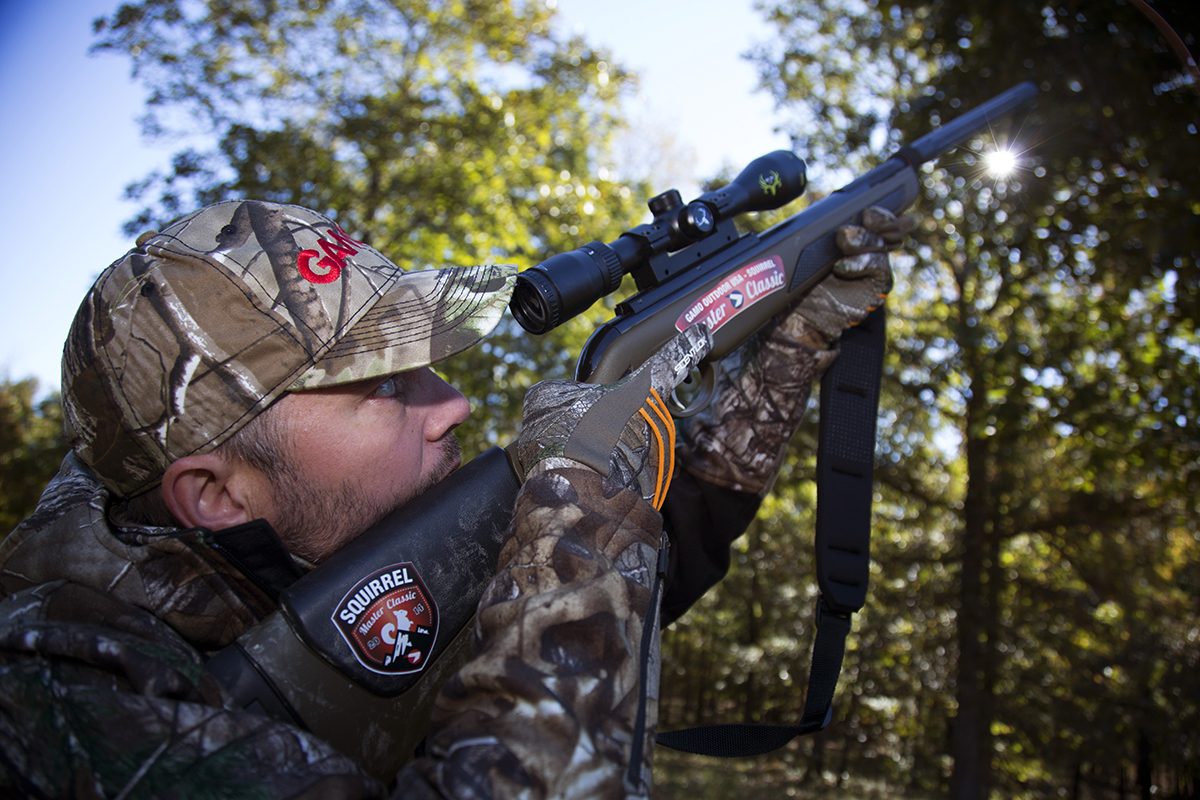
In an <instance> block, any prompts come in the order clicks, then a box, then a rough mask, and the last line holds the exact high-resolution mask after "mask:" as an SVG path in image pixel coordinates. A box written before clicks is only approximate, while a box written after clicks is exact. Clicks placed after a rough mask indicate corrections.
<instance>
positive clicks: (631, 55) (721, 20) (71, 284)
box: [0, 0, 788, 390]
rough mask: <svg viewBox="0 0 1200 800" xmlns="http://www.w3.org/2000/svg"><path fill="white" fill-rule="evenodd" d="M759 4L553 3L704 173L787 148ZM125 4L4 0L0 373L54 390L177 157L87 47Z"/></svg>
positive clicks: (716, 0) (125, 77)
mask: <svg viewBox="0 0 1200 800" xmlns="http://www.w3.org/2000/svg"><path fill="white" fill-rule="evenodd" d="M752 2H753V0H691V2H688V3H679V2H666V1H665V0H659V1H658V2H655V1H654V0H558V9H559V12H560V15H561V17H562V19H563V22H564V25H565V28H566V29H567V30H568V31H579V32H582V33H583V34H585V35H586V36H587V37H588V39H589V41H591V42H592V43H594V44H600V45H604V46H606V47H608V48H609V49H610V50H611V51H612V52H613V54H614V56H615V57H616V60H617V61H619V62H620V63H623V64H624V65H625V66H626V67H627V68H630V69H633V70H634V71H636V72H638V73H639V74H640V76H641V79H642V93H641V94H642V96H641V98H639V99H638V100H637V102H635V104H634V105H633V106H632V107H631V108H630V109H629V110H630V113H631V116H632V117H633V118H634V120H635V121H637V122H638V123H639V124H641V125H643V126H646V127H648V128H652V129H654V131H655V133H656V135H659V136H664V137H666V138H668V139H673V140H674V142H675V147H676V149H677V151H678V153H679V154H680V155H681V156H682V158H681V159H680V161H681V166H682V167H683V168H684V172H687V171H688V170H687V167H689V166H690V167H691V168H692V169H691V171H692V172H694V174H695V175H697V176H700V177H703V176H708V175H712V174H715V173H716V172H717V170H719V169H720V168H721V167H722V166H725V165H730V166H733V167H735V168H738V169H740V167H741V166H743V165H745V164H746V163H747V162H749V161H751V160H752V159H754V158H756V157H757V156H760V155H762V154H764V153H767V152H770V151H771V150H776V149H779V148H785V147H787V146H788V144H787V140H786V138H784V137H782V136H779V135H777V134H773V132H772V129H773V127H774V125H775V123H776V117H775V115H774V113H773V112H772V104H771V101H770V99H769V98H767V97H766V96H765V95H763V94H762V93H756V92H755V91H754V87H755V73H754V70H753V68H752V67H751V66H750V65H749V64H748V63H747V62H746V61H745V60H744V59H742V58H741V57H740V54H741V53H743V52H745V51H746V50H747V49H749V48H750V47H751V46H752V45H753V44H754V43H756V42H761V41H766V40H768V39H769V38H770V31H769V30H768V28H767V27H766V25H765V24H764V23H763V22H762V17H761V15H760V14H759V13H758V12H756V11H754V10H753V9H752ZM118 4H119V3H118V0H37V2H18V0H0V109H3V122H0V219H2V220H3V227H4V236H3V238H4V241H5V258H4V259H3V262H2V265H0V279H2V280H3V283H4V288H3V291H0V342H2V343H3V346H2V348H0V377H7V378H9V379H12V380H19V379H23V378H26V377H30V376H32V377H35V378H37V379H38V381H39V383H40V384H41V387H42V389H43V390H48V389H57V388H58V385H59V377H58V375H59V359H60V356H61V352H62V342H63V339H64V338H65V336H66V332H67V328H68V327H69V325H70V322H71V318H72V317H73V316H74V313H75V309H76V308H77V307H78V305H79V302H80V300H82V298H83V295H84V293H85V292H86V291H87V289H88V287H89V286H90V285H91V283H92V281H93V279H94V278H95V276H96V275H97V274H98V273H99V272H100V270H102V269H103V268H104V267H105V266H107V265H108V264H109V263H110V262H111V261H113V260H114V259H116V258H117V257H119V256H120V255H121V254H122V253H124V252H125V251H126V250H127V249H128V248H129V247H131V246H132V243H131V242H129V241H128V240H127V239H126V237H125V236H124V235H122V233H121V225H122V223H123V222H124V221H125V220H126V219H128V218H129V217H130V216H132V214H133V212H134V211H135V208H134V207H133V205H132V204H129V203H126V202H125V201H123V200H122V199H121V198H122V193H123V190H124V187H125V185H126V184H128V183H129V182H131V181H133V180H135V179H138V178H141V177H143V176H144V175H145V174H146V173H148V172H150V171H151V170H152V169H154V168H155V167H158V166H160V165H162V164H165V163H166V161H167V159H168V157H169V154H170V152H169V150H168V149H167V148H166V147H164V146H151V145H149V144H147V143H145V142H144V141H142V140H141V138H140V136H139V132H138V125H137V117H138V116H139V114H140V113H141V108H142V92H141V90H140V89H139V88H138V87H137V86H136V85H134V84H133V83H132V82H131V81H130V79H129V74H128V73H129V66H128V62H126V61H125V60H123V59H121V58H119V57H117V56H111V55H105V56H89V55H88V52H87V51H88V47H89V45H90V43H91V23H92V20H93V19H95V18H96V17H98V16H102V15H104V14H106V13H108V12H110V11H112V10H113V9H115V8H116V7H117V5H118ZM714 109H716V110H717V111H716V113H713V112H714ZM670 179H671V180H672V181H673V183H672V184H671V185H663V186H660V187H657V188H661V189H662V190H664V191H665V190H666V189H668V188H679V189H680V190H681V191H683V192H684V194H685V195H688V191H689V187H687V186H686V185H683V184H681V183H679V181H681V180H682V178H680V177H678V176H671V178H670ZM689 196H690V195H689ZM581 241H583V240H581ZM521 266H522V267H526V266H530V265H528V264H523V265H521Z"/></svg>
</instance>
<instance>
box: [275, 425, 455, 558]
mask: <svg viewBox="0 0 1200 800" xmlns="http://www.w3.org/2000/svg"><path fill="white" fill-rule="evenodd" d="M461 458H462V446H461V445H460V444H459V442H458V438H457V437H455V436H454V435H453V434H447V435H446V436H445V437H444V438H443V439H442V441H441V449H440V451H439V453H438V459H437V461H436V462H435V464H434V466H433V468H432V469H430V470H429V471H427V472H426V473H425V474H424V476H423V477H422V479H421V480H420V482H418V483H417V484H416V485H415V486H413V487H411V488H410V490H409V491H408V492H406V493H405V494H403V495H401V496H399V497H393V498H388V499H379V498H372V497H369V496H368V495H367V492H366V491H365V490H364V488H363V486H362V484H361V483H359V482H357V481H349V480H347V481H343V482H342V483H341V484H340V485H338V486H314V484H312V483H311V482H309V481H307V480H305V478H304V476H303V475H302V474H300V472H299V471H298V470H296V469H294V468H293V469H282V470H279V471H278V472H277V473H276V475H274V476H273V480H272V488H273V490H274V501H275V508H276V510H277V519H276V520H275V525H274V527H275V532H276V533H277V534H279V538H280V539H282V540H283V543H284V545H285V546H286V547H287V549H288V551H289V552H290V553H292V554H293V555H295V556H298V557H299V558H302V559H304V560H305V561H307V562H310V563H313V564H319V563H320V562H322V561H324V560H325V559H327V558H329V557H330V556H331V555H333V554H334V553H336V552H337V551H338V550H340V549H342V548H343V547H345V546H346V544H348V543H349V542H351V541H353V540H354V539H357V538H358V537H359V536H360V535H362V533H363V532H365V531H366V530H367V529H368V528H370V527H371V526H372V525H374V524H375V523H376V522H379V520H381V519H383V518H384V517H386V516H387V515H388V514H391V513H392V512H393V511H395V510H396V509H398V508H400V507H401V506H403V505H404V504H406V503H408V502H409V501H411V500H412V499H414V498H415V497H417V496H419V495H421V494H424V493H425V492H426V491H427V490H429V489H430V488H432V487H433V486H436V485H437V484H439V483H441V482H442V480H443V479H445V478H446V476H448V475H449V474H450V473H451V472H453V471H454V468H455V467H456V466H457V465H458V463H459V460H460V459H461Z"/></svg>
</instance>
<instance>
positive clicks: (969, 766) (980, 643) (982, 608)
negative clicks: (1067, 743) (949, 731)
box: [950, 365, 995, 800]
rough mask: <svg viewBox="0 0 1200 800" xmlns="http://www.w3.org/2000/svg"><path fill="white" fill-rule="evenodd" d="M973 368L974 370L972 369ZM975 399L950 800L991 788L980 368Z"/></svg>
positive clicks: (969, 420) (969, 427) (975, 797)
mask: <svg viewBox="0 0 1200 800" xmlns="http://www.w3.org/2000/svg"><path fill="white" fill-rule="evenodd" d="M973 366H974V365H973ZM969 374H971V376H972V382H971V395H970V397H969V398H968V400H967V414H966V426H965V427H966V456H967V491H966V498H965V500H964V508H963V527H962V534H961V536H962V563H961V567H960V570H961V571H960V575H959V608H958V617H957V640H958V665H957V674H956V689H955V699H956V700H957V702H958V711H957V713H956V715H955V719H954V738H953V741H952V742H951V755H952V756H953V757H954V771H953V773H952V774H951V776H950V797H951V800H986V798H987V796H988V792H989V789H990V784H991V766H992V764H991V725H992V720H991V714H990V708H991V703H990V702H989V700H990V698H989V697H988V696H987V695H988V684H987V681H986V679H985V674H986V664H987V659H988V651H989V643H988V641H987V631H988V629H989V628H990V627H991V626H990V625H989V624H988V621H989V618H990V616H991V615H992V614H994V613H995V612H994V609H990V608H988V602H987V591H986V586H985V582H984V572H985V570H986V568H987V563H986V562H987V560H988V559H987V556H988V552H989V547H988V538H989V534H990V533H991V532H990V531H988V525H987V516H988V511H987V506H988V502H987V481H988V466H987V464H988V454H987V449H988V442H987V439H986V438H985V437H984V435H983V428H984V426H985V425H986V422H985V415H986V408H985V404H986V400H985V398H986V390H985V388H984V387H985V385H986V381H985V380H984V379H983V378H982V370H981V369H978V368H976V369H972V370H971V371H970V373H969Z"/></svg>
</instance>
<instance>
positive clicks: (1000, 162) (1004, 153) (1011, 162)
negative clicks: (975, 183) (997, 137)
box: [984, 147, 1017, 178]
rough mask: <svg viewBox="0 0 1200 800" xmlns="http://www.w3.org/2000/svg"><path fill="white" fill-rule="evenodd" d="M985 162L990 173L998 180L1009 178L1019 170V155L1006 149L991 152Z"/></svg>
mask: <svg viewBox="0 0 1200 800" xmlns="http://www.w3.org/2000/svg"><path fill="white" fill-rule="evenodd" d="M984 160H985V163H986V165H987V171H988V173H990V174H991V175H992V176H994V177H996V178H1007V177H1008V176H1009V175H1012V174H1013V173H1014V172H1016V170H1017V154H1016V153H1014V152H1013V151H1012V150H1009V149H1008V148H1006V147H1000V148H997V149H995V150H993V151H991V152H990V153H988V154H987V156H986V157H985V159H984Z"/></svg>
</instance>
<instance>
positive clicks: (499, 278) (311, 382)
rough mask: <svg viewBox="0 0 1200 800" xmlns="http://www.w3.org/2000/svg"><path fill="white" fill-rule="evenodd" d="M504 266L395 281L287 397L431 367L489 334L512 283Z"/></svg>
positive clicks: (513, 269) (430, 273)
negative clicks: (296, 392)
mask: <svg viewBox="0 0 1200 800" xmlns="http://www.w3.org/2000/svg"><path fill="white" fill-rule="evenodd" d="M516 276H517V268H516V267H515V266H514V265H511V264H504V265H498V266H480V267H456V268H451V269H440V270H426V271H423V272H409V273H406V274H404V275H403V276H401V277H400V278H399V279H398V280H397V281H396V282H395V283H394V284H393V285H392V286H391V288H390V289H388V291H387V292H386V293H385V294H384V295H383V296H382V297H380V298H379V301H378V302H376V303H375V305H374V306H373V307H372V308H371V309H370V310H369V311H367V312H366V313H365V314H364V315H363V316H362V317H361V318H360V319H359V320H358V322H356V323H355V324H354V326H353V327H352V328H351V329H350V330H349V331H347V332H346V333H345V334H344V335H343V336H342V337H341V338H340V339H339V340H338V341H337V342H336V343H335V344H334V345H333V346H332V347H331V348H330V349H329V350H328V351H327V352H326V353H325V354H324V355H322V356H321V358H320V359H319V360H318V361H317V362H316V364H314V365H313V367H312V368H310V369H309V370H308V371H307V372H305V373H304V374H303V375H301V376H300V377H299V378H298V379H296V381H295V382H294V383H292V385H291V386H289V387H288V390H289V391H300V390H302V389H314V388H316V387H319V386H334V385H337V384H342V383H352V382H354V381H361V380H367V379H368V378H375V377H380V376H383V375H392V374H395V373H397V372H404V371H406V370H410V369H417V368H418V367H426V366H429V365H430V364H436V363H437V362H439V361H441V360H442V359H445V358H449V357H450V356H452V355H454V354H456V353H460V352H462V351H463V350H466V349H467V348H468V347H471V346H473V345H474V344H476V343H477V342H479V341H480V340H481V339H483V338H484V337H485V336H487V335H488V334H489V333H491V332H492V330H493V329H495V327H496V325H498V324H499V322H500V318H501V316H503V314H504V309H505V308H506V307H507V306H508V301H509V298H510V297H511V296H512V292H513V287H514V286H515V284H516Z"/></svg>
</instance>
